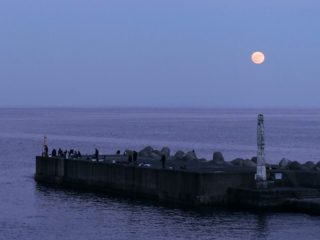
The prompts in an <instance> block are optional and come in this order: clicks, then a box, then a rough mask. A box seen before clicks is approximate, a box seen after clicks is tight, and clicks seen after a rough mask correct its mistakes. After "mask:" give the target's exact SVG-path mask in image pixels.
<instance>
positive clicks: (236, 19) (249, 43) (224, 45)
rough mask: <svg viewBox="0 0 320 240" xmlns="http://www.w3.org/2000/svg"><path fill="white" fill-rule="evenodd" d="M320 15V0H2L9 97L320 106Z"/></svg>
mask: <svg viewBox="0 0 320 240" xmlns="http://www.w3.org/2000/svg"><path fill="white" fill-rule="evenodd" d="M319 23H320V1H318V0H313V1H312V0H303V1H301V0H237V1H236V0H227V1H226V0H214V1H213V0H157V1H156V0H135V1H133V0H90V1H89V0H86V1H84V0H55V1H45V0H23V1H22V0H20V1H18V0H1V1H0V106H31V107H32V106H79V107H80V106H85V107H87V106H89V107H90V106H99V107H103V106H106V107H117V106H124V107H320V94H319V89H320V83H319V80H320V61H319V56H320V29H319ZM256 50H258V51H263V52H264V53H265V56H266V61H265V63H264V64H261V65H254V64H253V63H252V62H251V60H250V56H251V54H252V52H253V51H256Z"/></svg>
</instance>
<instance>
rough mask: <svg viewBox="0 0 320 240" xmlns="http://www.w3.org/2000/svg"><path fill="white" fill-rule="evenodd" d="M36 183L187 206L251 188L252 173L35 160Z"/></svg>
mask: <svg viewBox="0 0 320 240" xmlns="http://www.w3.org/2000/svg"><path fill="white" fill-rule="evenodd" d="M35 178H36V180H37V181H40V182H46V183H50V184H57V185H64V186H72V187H78V188H86V189H94V190H99V191H104V192H117V193H121V194H125V195H131V196H142V197H145V198H152V199H157V200H160V201H163V202H170V203H178V204H182V205H188V206H199V205H214V204H221V203H223V202H224V201H225V200H226V199H225V197H226V192H227V190H228V188H229V187H253V186H254V172H253V171H238V172H237V171H213V172H205V171H203V170H202V171H200V170H198V171H192V170H171V169H161V168H148V167H138V166H132V165H124V164H121V163H116V164H114V163H108V162H93V161H89V160H76V159H65V158H58V157H57V158H53V157H36V174H35Z"/></svg>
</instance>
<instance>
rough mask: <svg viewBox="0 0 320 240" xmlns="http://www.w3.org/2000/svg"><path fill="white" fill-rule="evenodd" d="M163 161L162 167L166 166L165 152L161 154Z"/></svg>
mask: <svg viewBox="0 0 320 240" xmlns="http://www.w3.org/2000/svg"><path fill="white" fill-rule="evenodd" d="M160 161H161V163H162V168H166V156H165V155H164V154H162V155H161V160H160Z"/></svg>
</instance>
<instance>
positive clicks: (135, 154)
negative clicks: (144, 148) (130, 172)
mask: <svg viewBox="0 0 320 240" xmlns="http://www.w3.org/2000/svg"><path fill="white" fill-rule="evenodd" d="M132 155H133V164H134V165H137V160H138V153H137V152H136V151H133V154H132Z"/></svg>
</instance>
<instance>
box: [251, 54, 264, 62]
mask: <svg viewBox="0 0 320 240" xmlns="http://www.w3.org/2000/svg"><path fill="white" fill-rule="evenodd" d="M264 58H265V57H264V54H263V52H254V53H252V55H251V60H252V62H253V63H255V64H261V63H263V62H264Z"/></svg>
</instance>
